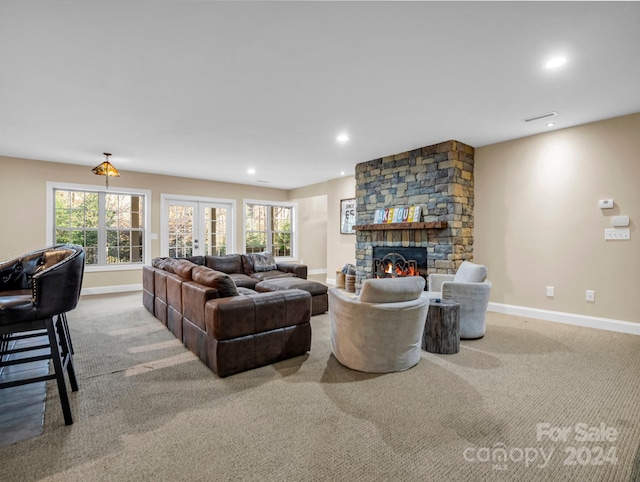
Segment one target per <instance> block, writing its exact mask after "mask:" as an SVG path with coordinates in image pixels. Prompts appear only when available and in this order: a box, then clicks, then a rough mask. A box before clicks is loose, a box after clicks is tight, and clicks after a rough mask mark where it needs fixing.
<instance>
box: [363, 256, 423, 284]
mask: <svg viewBox="0 0 640 482" xmlns="http://www.w3.org/2000/svg"><path fill="white" fill-rule="evenodd" d="M373 262H374V265H373V268H374V273H375V276H376V278H398V277H403V276H418V275H419V273H418V263H417V261H415V260H412V259H409V260H407V259H405V258H404V256H402V255H401V254H399V253H389V254H387V255H385V256H384V257H383V258H382V259H374V260H373Z"/></svg>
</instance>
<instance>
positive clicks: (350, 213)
mask: <svg viewBox="0 0 640 482" xmlns="http://www.w3.org/2000/svg"><path fill="white" fill-rule="evenodd" d="M355 224H356V199H355V198H351V199H342V200H340V234H355V233H356V231H355V229H354V228H353V227H354V226H355Z"/></svg>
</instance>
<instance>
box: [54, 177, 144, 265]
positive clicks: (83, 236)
mask: <svg viewBox="0 0 640 482" xmlns="http://www.w3.org/2000/svg"><path fill="white" fill-rule="evenodd" d="M53 194H54V200H55V203H54V204H55V205H54V223H53V224H54V226H53V228H54V237H53V240H54V243H55V244H61V243H73V244H79V245H80V246H83V247H84V248H85V259H86V264H87V265H96V266H109V265H118V264H119V265H126V264H142V263H144V254H145V253H144V239H145V227H144V208H145V195H144V194H129V193H126V194H125V193H114V192H105V191H84V190H73V189H63V188H54V193H53Z"/></svg>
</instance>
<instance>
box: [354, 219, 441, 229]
mask: <svg viewBox="0 0 640 482" xmlns="http://www.w3.org/2000/svg"><path fill="white" fill-rule="evenodd" d="M448 226H449V223H447V221H433V222H428V223H380V224H356V225H355V226H354V227H353V229H355V230H356V231H390V230H393V229H444V228H446V227H448Z"/></svg>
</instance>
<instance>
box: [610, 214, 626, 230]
mask: <svg viewBox="0 0 640 482" xmlns="http://www.w3.org/2000/svg"><path fill="white" fill-rule="evenodd" d="M611 226H614V227H616V228H619V227H623V226H629V216H613V217H612V218H611Z"/></svg>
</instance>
